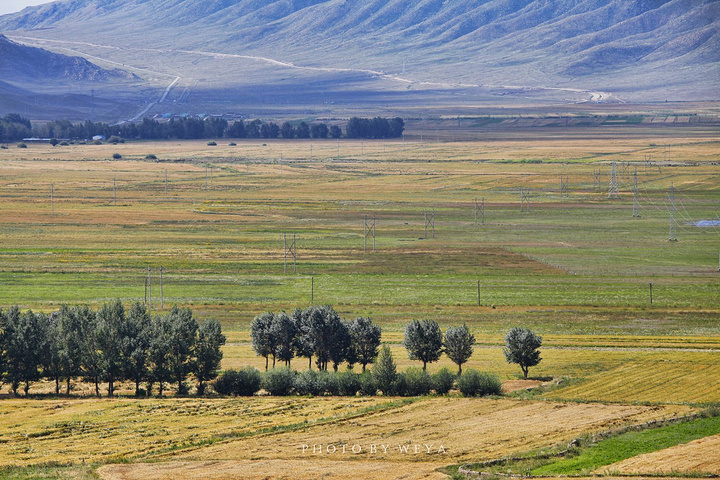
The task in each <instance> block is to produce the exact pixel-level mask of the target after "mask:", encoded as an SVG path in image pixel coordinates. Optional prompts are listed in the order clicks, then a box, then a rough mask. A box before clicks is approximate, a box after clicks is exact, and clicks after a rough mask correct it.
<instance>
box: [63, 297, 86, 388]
mask: <svg viewBox="0 0 720 480" xmlns="http://www.w3.org/2000/svg"><path fill="white" fill-rule="evenodd" d="M57 324H58V332H57V335H58V340H59V343H60V352H59V354H60V365H61V377H62V378H63V379H64V380H65V395H70V388H71V385H70V382H71V381H72V379H73V378H75V377H78V376H80V375H82V373H83V370H82V366H83V338H82V336H83V324H82V317H81V308H79V307H72V308H71V307H68V306H67V305H63V306H62V307H61V308H60V311H59V312H58V314H57Z"/></svg>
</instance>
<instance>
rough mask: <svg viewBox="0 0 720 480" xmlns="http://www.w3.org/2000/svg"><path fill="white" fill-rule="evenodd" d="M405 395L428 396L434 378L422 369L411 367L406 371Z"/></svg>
mask: <svg viewBox="0 0 720 480" xmlns="http://www.w3.org/2000/svg"><path fill="white" fill-rule="evenodd" d="M403 377H404V378H405V395H408V396H411V397H416V396H418V395H427V394H428V393H430V390H432V378H430V375H429V374H428V373H427V372H426V371H424V370H423V369H421V368H418V367H410V368H408V369H407V370H405V374H404V375H403Z"/></svg>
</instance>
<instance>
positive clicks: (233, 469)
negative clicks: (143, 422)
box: [98, 460, 448, 480]
mask: <svg viewBox="0 0 720 480" xmlns="http://www.w3.org/2000/svg"><path fill="white" fill-rule="evenodd" d="M438 467H439V465H436V464H433V463H419V462H418V463H393V462H367V461H364V462H341V461H335V462H333V461H324V460H293V461H287V460H242V461H207V462H169V463H136V464H133V465H106V466H103V467H101V468H100V469H99V470H98V474H99V475H100V478H102V479H104V480H146V479H148V478H152V479H153V480H176V479H178V478H193V479H198V480H227V479H248V480H249V479H258V480H261V479H262V480H264V479H269V478H272V479H288V480H289V479H292V480H296V479H297V480H316V479H318V478H323V479H329V480H330V479H336V480H340V479H353V480H355V479H358V478H363V479H365V480H394V479H398V480H399V479H408V478H413V479H428V480H445V479H447V478H448V477H447V475H444V474H442V473H439V472H437V471H436V469H437V468H438Z"/></svg>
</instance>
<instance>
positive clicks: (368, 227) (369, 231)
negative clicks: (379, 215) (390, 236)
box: [364, 215, 375, 253]
mask: <svg viewBox="0 0 720 480" xmlns="http://www.w3.org/2000/svg"><path fill="white" fill-rule="evenodd" d="M370 236H371V237H372V239H373V253H375V215H373V218H372V223H369V222H368V217H367V215H365V247H364V251H365V252H367V239H368V237H370Z"/></svg>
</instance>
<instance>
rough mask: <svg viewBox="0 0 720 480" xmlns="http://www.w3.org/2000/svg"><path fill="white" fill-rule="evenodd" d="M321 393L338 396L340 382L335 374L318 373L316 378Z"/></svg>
mask: <svg viewBox="0 0 720 480" xmlns="http://www.w3.org/2000/svg"><path fill="white" fill-rule="evenodd" d="M318 380H319V381H320V386H321V387H322V389H323V392H325V393H327V394H328V395H340V382H339V381H338V374H337V373H335V372H320V375H319V376H318Z"/></svg>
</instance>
